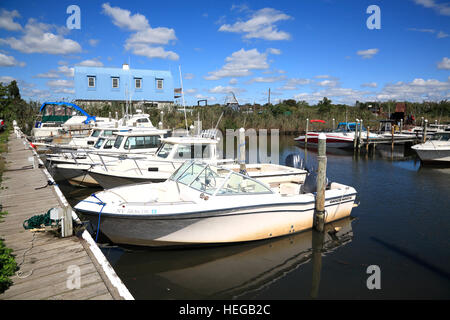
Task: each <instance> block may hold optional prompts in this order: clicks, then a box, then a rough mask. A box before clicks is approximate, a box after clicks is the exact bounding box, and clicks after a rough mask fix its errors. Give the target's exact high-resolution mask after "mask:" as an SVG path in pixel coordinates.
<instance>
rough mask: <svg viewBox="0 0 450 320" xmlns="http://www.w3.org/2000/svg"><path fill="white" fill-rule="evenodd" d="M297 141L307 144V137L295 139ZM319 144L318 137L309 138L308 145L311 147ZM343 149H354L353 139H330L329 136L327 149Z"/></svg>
mask: <svg viewBox="0 0 450 320" xmlns="http://www.w3.org/2000/svg"><path fill="white" fill-rule="evenodd" d="M295 140H296V141H298V142H300V143H305V137H304V136H301V137H298V138H295ZM318 142H319V139H318V135H314V136H309V135H308V141H307V144H308V145H311V146H317V144H318ZM328 147H329V148H341V149H350V148H353V138H348V139H341V138H337V137H329V136H327V148H328Z"/></svg>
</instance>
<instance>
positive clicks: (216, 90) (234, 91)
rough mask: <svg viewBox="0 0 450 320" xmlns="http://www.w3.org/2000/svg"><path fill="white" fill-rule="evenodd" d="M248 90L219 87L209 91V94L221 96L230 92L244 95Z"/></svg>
mask: <svg viewBox="0 0 450 320" xmlns="http://www.w3.org/2000/svg"><path fill="white" fill-rule="evenodd" d="M246 91H247V90H245V89H243V88H236V87H230V86H226V87H223V86H217V87H214V88H212V89H209V90H208V92H209V93H221V94H229V93H230V92H233V93H242V92H246Z"/></svg>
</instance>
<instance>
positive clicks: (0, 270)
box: [0, 239, 17, 293]
mask: <svg viewBox="0 0 450 320" xmlns="http://www.w3.org/2000/svg"><path fill="white" fill-rule="evenodd" d="M11 252H12V250H11V249H8V248H6V247H5V245H4V244H3V241H2V240H1V239H0V293H3V292H4V291H5V290H6V289H8V288H9V286H10V285H11V284H12V280H11V279H10V278H9V277H11V276H12V275H14V272H16V270H17V263H16V261H15V260H14V256H13V255H12V254H11Z"/></svg>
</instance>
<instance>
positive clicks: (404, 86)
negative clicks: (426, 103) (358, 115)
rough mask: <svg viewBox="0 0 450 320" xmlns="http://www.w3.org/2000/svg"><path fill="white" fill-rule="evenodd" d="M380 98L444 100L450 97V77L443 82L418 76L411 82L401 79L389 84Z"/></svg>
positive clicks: (378, 95)
mask: <svg viewBox="0 0 450 320" xmlns="http://www.w3.org/2000/svg"><path fill="white" fill-rule="evenodd" d="M376 97H377V99H379V100H390V99H393V100H408V101H423V100H433V101H438V100H443V99H449V98H450V79H447V81H445V82H442V81H439V80H436V79H428V80H424V79H421V78H416V79H414V80H413V81H411V82H402V81H399V82H397V83H394V84H387V85H386V86H385V87H384V88H383V89H382V90H381V92H380V93H379V94H377V96H376Z"/></svg>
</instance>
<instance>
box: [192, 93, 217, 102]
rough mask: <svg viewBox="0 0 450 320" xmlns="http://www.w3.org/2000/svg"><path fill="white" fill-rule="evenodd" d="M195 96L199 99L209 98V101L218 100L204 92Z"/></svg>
mask: <svg viewBox="0 0 450 320" xmlns="http://www.w3.org/2000/svg"><path fill="white" fill-rule="evenodd" d="M195 98H197V99H199V100H204V99H206V100H208V101H216V100H217V99H216V97H213V96H204V95H202V94H197V95H195Z"/></svg>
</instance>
